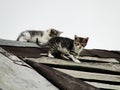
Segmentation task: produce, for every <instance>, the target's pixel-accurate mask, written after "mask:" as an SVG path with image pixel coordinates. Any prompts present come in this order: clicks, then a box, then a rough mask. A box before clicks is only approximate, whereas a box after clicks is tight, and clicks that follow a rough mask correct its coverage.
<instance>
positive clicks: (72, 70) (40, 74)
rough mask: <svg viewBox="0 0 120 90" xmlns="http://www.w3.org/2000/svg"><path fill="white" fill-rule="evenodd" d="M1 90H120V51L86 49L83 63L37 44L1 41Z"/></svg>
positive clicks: (81, 59) (80, 58)
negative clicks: (52, 52)
mask: <svg viewBox="0 0 120 90" xmlns="http://www.w3.org/2000/svg"><path fill="white" fill-rule="evenodd" d="M0 47H1V48H0V57H1V58H0V68H2V69H0V89H1V90H41V89H42V90H48V89H50V90H58V89H62V90H66V89H67V90H78V89H80V90H88V88H89V90H98V89H102V90H120V51H112V50H111V51H110V50H100V49H84V50H83V52H82V53H81V55H80V57H79V60H80V61H81V62H82V63H80V64H78V63H74V62H72V61H66V60H63V59H61V58H59V57H57V56H56V58H49V57H47V56H46V55H43V53H44V54H45V53H47V51H48V48H47V47H44V48H43V47H39V46H37V45H36V44H34V43H27V42H18V41H10V40H3V39H0Z"/></svg>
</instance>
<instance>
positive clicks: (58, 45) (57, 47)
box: [37, 35, 88, 63]
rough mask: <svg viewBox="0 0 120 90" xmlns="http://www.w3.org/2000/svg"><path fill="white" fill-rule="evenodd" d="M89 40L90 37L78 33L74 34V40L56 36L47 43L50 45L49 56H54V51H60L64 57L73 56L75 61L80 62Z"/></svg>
mask: <svg viewBox="0 0 120 90" xmlns="http://www.w3.org/2000/svg"><path fill="white" fill-rule="evenodd" d="M87 42H88V37H87V38H82V37H78V36H77V35H75V36H74V40H72V39H69V38H65V37H54V38H52V39H50V40H49V41H48V43H47V44H46V45H48V46H49V51H48V57H54V56H53V55H52V54H53V53H57V52H60V53H61V55H62V56H63V57H65V58H67V57H68V58H71V59H72V60H73V61H74V62H76V63H80V61H79V60H78V57H79V55H80V53H81V51H82V50H83V48H84V47H85V46H86V45H87ZM37 44H39V43H37Z"/></svg>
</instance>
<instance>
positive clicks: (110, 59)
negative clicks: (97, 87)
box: [79, 56, 119, 63]
mask: <svg viewBox="0 0 120 90" xmlns="http://www.w3.org/2000/svg"><path fill="white" fill-rule="evenodd" d="M79 59H82V60H83V61H89V62H102V63H107V62H108V63H119V61H118V60H116V59H115V58H99V57H90V56H82V57H81V56H80V57H79Z"/></svg>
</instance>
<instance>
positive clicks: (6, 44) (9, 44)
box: [0, 39, 39, 47]
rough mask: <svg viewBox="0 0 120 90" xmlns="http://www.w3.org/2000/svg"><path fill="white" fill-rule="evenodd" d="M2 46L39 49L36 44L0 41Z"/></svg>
mask: <svg viewBox="0 0 120 90" xmlns="http://www.w3.org/2000/svg"><path fill="white" fill-rule="evenodd" d="M0 46H17V47H39V46H38V45H36V44H35V43H30V42H29V43H28V42H20V41H13V40H4V39H0Z"/></svg>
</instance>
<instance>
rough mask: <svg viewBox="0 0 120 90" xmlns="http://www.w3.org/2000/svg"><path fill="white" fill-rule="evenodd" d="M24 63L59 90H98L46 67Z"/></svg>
mask: <svg viewBox="0 0 120 90" xmlns="http://www.w3.org/2000/svg"><path fill="white" fill-rule="evenodd" d="M25 62H26V63H28V64H29V65H30V66H32V67H33V68H34V69H35V70H37V71H38V72H39V73H40V74H42V75H43V76H44V77H45V78H47V79H48V80H49V81H51V82H52V83H53V84H54V85H55V86H57V87H59V88H60V90H99V89H98V88H96V87H93V86H91V85H89V84H86V83H84V82H83V81H81V80H79V79H77V78H74V77H72V76H69V75H67V74H65V73H62V72H59V71H57V70H55V69H52V68H50V67H48V66H46V65H42V64H38V63H36V62H33V61H30V60H26V61H25Z"/></svg>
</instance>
